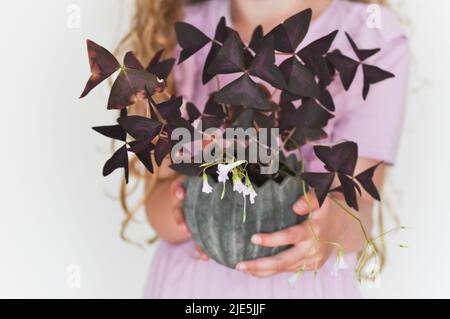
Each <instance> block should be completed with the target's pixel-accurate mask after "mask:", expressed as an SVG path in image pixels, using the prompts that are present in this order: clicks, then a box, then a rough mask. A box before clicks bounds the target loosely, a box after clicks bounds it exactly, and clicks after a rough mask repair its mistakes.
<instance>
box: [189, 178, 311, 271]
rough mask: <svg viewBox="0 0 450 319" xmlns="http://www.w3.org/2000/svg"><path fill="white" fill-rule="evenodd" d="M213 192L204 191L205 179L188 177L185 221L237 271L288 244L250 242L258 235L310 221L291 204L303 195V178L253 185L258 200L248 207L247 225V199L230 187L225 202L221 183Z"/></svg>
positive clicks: (218, 257) (219, 259)
mask: <svg viewBox="0 0 450 319" xmlns="http://www.w3.org/2000/svg"><path fill="white" fill-rule="evenodd" d="M209 183H210V185H211V186H212V187H213V189H214V190H213V192H212V193H210V194H205V193H202V185H203V180H202V178H201V177H187V178H186V181H185V188H186V198H185V200H184V203H183V209H184V216H185V219H186V223H187V225H188V227H189V230H190V231H191V234H192V238H193V239H194V241H195V242H196V243H197V244H198V245H199V246H200V247H201V248H202V249H203V251H204V252H205V253H206V254H207V255H208V256H209V257H211V258H212V259H214V260H215V261H217V262H218V263H220V264H222V265H225V266H227V267H230V268H235V266H236V264H237V263H238V262H240V261H245V260H253V259H257V258H261V257H267V256H273V255H275V254H277V253H279V252H280V251H283V250H286V249H287V248H289V246H282V247H275V248H269V247H261V246H257V245H254V244H252V243H251V241H250V238H251V236H252V235H253V234H255V233H271V232H274V231H277V230H281V229H284V228H287V227H290V226H293V225H296V224H299V223H301V222H303V221H304V220H305V219H306V217H305V216H298V215H296V214H295V213H294V212H293V211H292V205H293V204H294V202H295V201H296V200H297V199H298V198H299V197H300V196H301V195H302V194H303V192H302V187H301V182H300V179H299V178H294V177H287V178H285V179H284V180H283V182H282V183H281V184H278V183H276V182H274V181H273V180H269V181H267V182H266V183H265V184H264V185H262V186H261V187H256V186H254V189H255V191H256V193H257V194H258V196H257V197H256V198H255V203H254V204H250V201H249V199H248V198H247V209H246V210H247V216H246V221H245V223H243V218H242V217H243V208H244V199H243V196H242V195H241V194H239V193H237V192H234V191H233V185H232V184H231V182H229V181H228V182H227V183H226V191H225V196H224V198H223V199H222V200H221V199H220V197H221V195H222V188H223V184H222V183H215V182H214V181H212V179H211V178H209Z"/></svg>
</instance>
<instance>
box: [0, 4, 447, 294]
mask: <svg viewBox="0 0 450 319" xmlns="http://www.w3.org/2000/svg"><path fill="white" fill-rule="evenodd" d="M70 3H72V2H71V1H67V0H64V1H63V0H58V1H56V0H42V1H31V0H29V1H24V0H18V1H8V2H6V1H5V2H4V3H2V9H1V10H0V35H1V37H0V38H1V39H2V48H1V51H0V52H1V71H2V76H1V77H0V88H1V107H0V109H1V125H0V133H1V135H0V136H1V137H2V143H1V145H2V151H1V154H2V156H1V157H0V167H1V172H0V297H59V298H70V297H77V298H79V297H87V298H89V297H99V298H103V297H113V298H115V297H124V298H139V297H141V296H142V291H143V288H144V283H145V278H146V276H147V271H148V267H149V264H150V261H151V257H152V253H153V247H150V246H147V245H146V246H147V249H145V250H141V249H139V248H137V247H136V246H133V245H129V244H127V243H124V242H123V241H121V240H120V238H119V236H118V232H119V227H120V222H121V220H122V218H123V213H122V211H121V208H120V206H119V205H118V202H117V201H116V200H111V199H109V197H108V195H112V196H116V195H117V194H118V177H119V175H118V174H114V176H112V177H109V178H106V179H105V178H103V177H102V176H101V167H102V165H103V163H104V161H105V160H106V159H107V158H108V156H109V154H110V153H109V142H108V140H107V139H104V138H102V137H101V136H99V135H97V134H95V133H94V132H93V131H91V130H90V129H89V128H90V127H91V126H94V125H101V124H110V123H111V122H112V119H113V116H112V115H111V113H108V112H106V111H105V109H106V107H105V105H106V98H107V89H106V87H102V88H101V89H97V90H95V91H94V92H93V94H91V95H90V96H89V97H88V98H86V99H84V100H81V101H79V100H78V99H77V97H78V95H79V93H80V91H81V89H82V87H83V86H84V84H85V81H86V79H87V75H88V73H89V71H88V63H87V57H86V53H85V50H86V49H85V39H86V38H88V37H89V38H92V39H95V41H96V42H98V43H101V44H102V45H104V46H106V47H108V48H113V47H115V45H116V44H117V42H118V40H119V39H120V37H121V36H122V35H123V34H124V32H125V31H126V28H127V26H128V24H129V18H130V14H131V11H132V8H133V1H131V0H127V1H119V0H114V1H111V0H95V1H92V0H90V1H88V0H77V1H75V3H76V4H77V5H78V6H79V7H80V9H81V27H80V28H76V29H71V28H68V27H67V7H68V5H69V4H70ZM398 11H399V13H400V15H401V16H402V17H406V18H407V19H408V20H409V22H408V23H406V26H407V29H408V33H409V34H410V39H411V47H412V53H413V57H414V61H413V69H412V85H411V94H410V99H409V104H408V112H407V117H406V123H405V128H404V134H403V140H402V143H401V148H400V153H399V157H398V163H397V167H396V168H395V170H394V172H393V173H392V178H391V179H390V182H389V185H388V186H389V187H388V189H389V192H390V197H391V198H392V201H393V203H394V206H395V209H396V211H397V213H398V214H399V215H400V217H401V219H402V224H404V225H407V226H409V227H410V229H409V230H408V231H407V232H404V233H403V234H401V235H397V236H394V237H391V238H390V241H389V242H390V247H389V248H390V255H389V256H388V264H387V268H386V271H385V272H384V273H383V276H382V279H381V286H380V288H373V289H369V288H367V287H364V288H363V289H364V293H365V295H366V296H367V297H374V298H381V297H387V298H391V297H392V298H393V297H400V298H406V297H413V298H415V297H436V298H441V297H447V298H449V297H450V291H449V289H448V286H449V285H450V272H449V269H450V253H449V250H448V244H449V243H450V241H449V240H450V232H449V231H448V225H449V224H450V191H449V190H448V184H447V183H448V181H449V180H450V173H449V171H450V167H449V164H450V143H449V138H450V125H449V118H450V105H449V103H448V101H447V100H446V94H448V90H449V89H448V88H449V84H450V80H449V79H448V75H447V74H448V71H449V70H450V59H448V52H449V50H450V38H449V37H448V35H447V33H448V30H449V29H450V19H448V15H449V14H450V2H449V1H444V0H432V1H431V0H430V1H419V0H408V1H404V5H403V6H401V7H399V9H398ZM141 219H142V220H144V217H143V216H142V217H141ZM152 235H153V233H152V230H151V229H150V228H149V227H148V226H146V225H145V224H142V225H138V226H135V227H132V229H131V232H130V236H131V237H132V238H135V239H136V240H137V241H139V242H141V243H145V240H146V239H148V238H150V237H152ZM400 243H402V244H407V245H408V246H409V248H408V249H401V248H398V244H400ZM71 264H75V265H78V266H79V269H80V271H81V287H80V288H78V289H73V288H69V286H68V285H67V279H68V276H69V274H70V271H68V268H67V267H68V266H69V265H71Z"/></svg>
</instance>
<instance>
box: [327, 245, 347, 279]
mask: <svg viewBox="0 0 450 319" xmlns="http://www.w3.org/2000/svg"><path fill="white" fill-rule="evenodd" d="M347 268H348V265H347V264H346V262H345V259H344V253H343V252H342V251H339V252H338V255H337V257H336V262H335V263H334V265H333V269H332V270H331V275H332V276H334V277H337V276H338V273H339V270H344V269H347Z"/></svg>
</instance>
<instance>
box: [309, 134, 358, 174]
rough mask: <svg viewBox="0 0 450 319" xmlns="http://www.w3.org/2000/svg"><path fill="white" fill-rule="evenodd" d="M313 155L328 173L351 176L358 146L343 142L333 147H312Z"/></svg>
mask: <svg viewBox="0 0 450 319" xmlns="http://www.w3.org/2000/svg"><path fill="white" fill-rule="evenodd" d="M314 153H315V154H316V156H317V157H318V158H319V159H320V160H321V161H322V162H323V163H324V164H325V169H326V170H328V171H330V172H339V173H342V174H347V175H350V176H353V173H354V171H355V167H356V162H357V160H358V145H357V144H356V143H355V142H350V141H348V142H343V143H339V144H336V145H334V146H331V147H330V146H323V145H316V146H314Z"/></svg>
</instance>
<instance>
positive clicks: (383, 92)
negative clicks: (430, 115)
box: [331, 34, 409, 164]
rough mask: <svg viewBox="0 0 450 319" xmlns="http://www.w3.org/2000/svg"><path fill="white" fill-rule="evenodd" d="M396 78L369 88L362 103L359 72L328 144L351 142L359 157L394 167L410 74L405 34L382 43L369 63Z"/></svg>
mask: <svg viewBox="0 0 450 319" xmlns="http://www.w3.org/2000/svg"><path fill="white" fill-rule="evenodd" d="M365 62H367V64H373V65H376V66H378V67H380V68H382V69H384V70H387V71H389V72H391V73H393V74H395V77H394V78H390V79H387V80H385V81H383V82H380V83H377V84H374V85H371V87H370V91H369V95H368V97H367V99H366V100H365V101H364V100H363V99H362V86H363V76H362V69H361V67H360V69H359V70H358V74H357V76H356V78H355V80H354V82H353V84H352V87H351V88H350V90H349V91H348V92H346V93H345V95H346V96H345V99H344V101H345V102H344V103H345V104H347V105H346V106H345V108H344V109H345V111H344V112H343V113H342V114H340V115H339V117H338V118H337V119H336V123H335V126H334V129H333V131H332V134H331V141H332V142H338V141H340V140H351V141H354V142H356V143H357V144H358V150H359V156H360V157H364V158H369V159H374V160H382V161H385V162H386V163H389V164H393V163H394V162H395V157H396V153H397V148H398V144H399V138H400V134H401V128H402V123H403V117H404V111H405V103H406V93H407V86H408V85H407V84H408V73H409V72H408V71H409V48H408V41H407V38H406V36H405V35H404V34H398V35H396V36H395V37H393V38H391V39H389V40H388V41H387V42H385V43H382V45H381V52H379V53H378V54H376V55H375V56H374V57H373V58H371V59H368V60H367V61H365Z"/></svg>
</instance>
